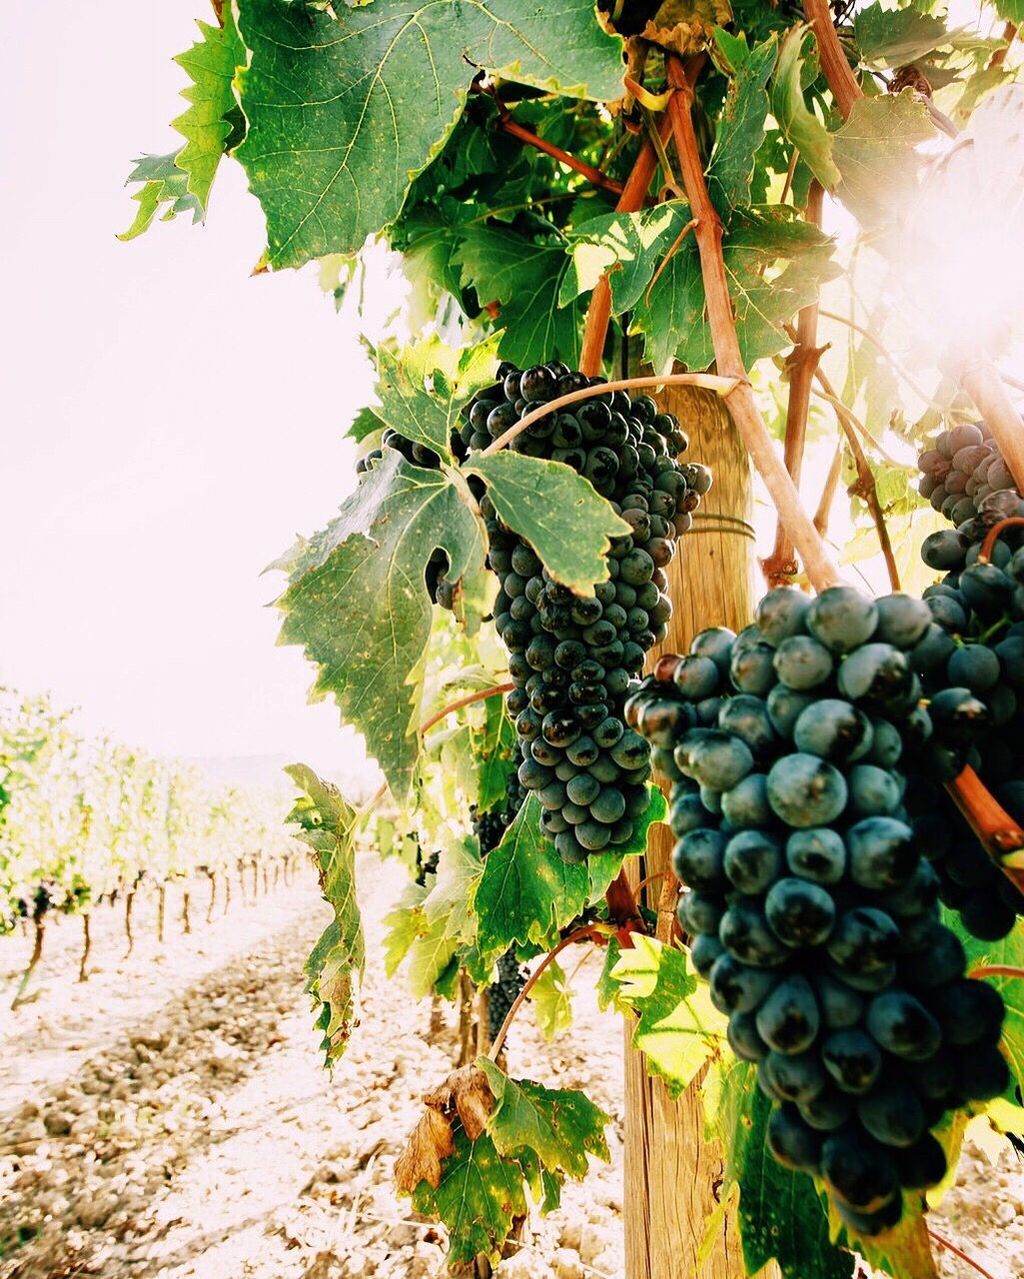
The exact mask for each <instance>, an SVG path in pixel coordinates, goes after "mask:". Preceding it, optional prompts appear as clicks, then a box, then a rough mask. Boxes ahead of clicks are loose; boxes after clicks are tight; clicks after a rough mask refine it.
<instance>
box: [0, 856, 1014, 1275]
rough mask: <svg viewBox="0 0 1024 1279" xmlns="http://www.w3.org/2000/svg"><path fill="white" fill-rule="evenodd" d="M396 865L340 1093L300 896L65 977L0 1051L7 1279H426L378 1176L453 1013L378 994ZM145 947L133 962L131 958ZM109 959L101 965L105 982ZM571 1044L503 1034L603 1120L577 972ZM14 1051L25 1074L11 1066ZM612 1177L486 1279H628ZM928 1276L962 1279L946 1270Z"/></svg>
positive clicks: (617, 1036)
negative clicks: (329, 1059)
mask: <svg viewBox="0 0 1024 1279" xmlns="http://www.w3.org/2000/svg"><path fill="white" fill-rule="evenodd" d="M402 874H403V872H402V871H401V869H400V868H399V867H398V866H397V865H389V866H386V867H385V868H384V869H383V870H381V869H380V868H376V867H375V868H374V873H373V874H372V875H367V876H364V880H365V881H366V882H367V884H368V890H367V891H366V893H365V894H364V908H365V911H366V918H367V920H368V922H369V925H370V926H369V929H368V931H369V938H368V940H369V943H370V963H369V969H368V980H367V985H366V988H365V991H364V1011H363V1023H362V1025H361V1027H360V1028H359V1030H358V1032H357V1033H356V1035H355V1037H354V1040H353V1044H352V1047H351V1049H350V1051H349V1054H348V1056H347V1057H346V1058H345V1059H344V1060H343V1061H342V1063H341V1064H340V1066H339V1067H338V1068H337V1070H336V1071H335V1074H334V1077H333V1079H331V1078H330V1077H329V1076H327V1075H326V1074H325V1073H324V1072H323V1070H322V1069H321V1066H320V1058H319V1054H318V1051H317V1048H316V1037H315V1034H314V1032H313V1030H312V1026H311V1018H310V1016H309V1012H308V1005H307V1000H306V997H305V996H304V995H303V994H302V990H301V961H302V958H303V956H304V955H305V953H306V952H307V951H308V949H309V947H310V945H311V944H312V942H313V941H314V940H315V937H316V936H317V934H318V933H319V931H320V929H321V928H322V926H323V923H324V920H325V908H324V907H323V904H322V903H321V902H319V900H318V898H317V894H316V891H315V888H314V887H313V885H312V883H311V882H310V880H309V879H306V880H305V881H304V882H302V883H300V884H298V885H295V886H293V888H292V889H290V890H287V891H285V890H283V889H282V890H280V891H279V892H278V894H276V895H275V896H272V897H271V898H266V899H261V900H260V903H259V905H258V906H257V907H255V908H253V907H250V908H248V909H244V910H242V909H240V910H238V911H237V912H234V911H233V912H232V914H230V915H229V916H228V917H227V918H226V919H224V920H221V921H219V922H218V923H217V924H215V925H214V926H213V927H212V928H210V929H205V928H203V927H199V929H198V932H197V933H196V934H195V935H193V936H192V937H183V938H179V939H177V940H176V941H175V942H174V945H173V947H172V948H171V949H170V950H168V951H167V952H165V955H164V957H163V958H162V959H159V958H158V957H157V955H156V953H155V952H154V950H153V948H152V947H148V943H146V945H145V946H144V947H143V949H142V952H141V953H139V954H137V955H135V956H133V958H132V959H131V960H130V961H128V963H127V964H124V963H120V962H113V963H111V964H110V966H109V968H105V969H103V970H102V971H100V972H99V973H98V974H97V975H96V976H95V977H94V978H93V980H91V981H90V982H89V983H88V984H87V985H86V986H77V985H75V984H74V983H73V982H72V980H71V979H70V978H69V977H68V975H67V973H64V974H63V976H62V974H61V972H60V966H59V961H58V963H57V967H56V968H55V969H54V970H53V972H52V973H51V978H50V984H49V986H48V988H47V989H46V990H45V991H44V992H43V994H42V995H41V996H40V998H39V999H38V1000H37V1001H36V1003H34V1004H31V1005H28V1006H26V1007H25V1008H23V1009H21V1010H19V1012H18V1014H17V1015H16V1017H14V1018H12V1019H11V1020H10V1023H9V1024H8V1025H7V1027H6V1028H5V1029H4V1030H3V1031H2V1032H0V1061H2V1062H3V1066H2V1067H0V1118H2V1125H0V1133H2V1136H0V1256H5V1257H6V1260H5V1261H0V1279H62V1277H63V1276H71V1275H103V1276H111V1279H113V1276H118V1279H120V1277H121V1276H126V1277H128V1279H151V1277H152V1279H157V1277H159V1279H186V1277H192V1276H194V1277H196V1279H224V1277H225V1276H230V1277H231V1279H243V1277H244V1279H357V1277H358V1279H400V1277H401V1279H428V1277H431V1276H440V1275H443V1274H444V1273H445V1267H444V1259H443V1255H444V1254H443V1239H442V1237H441V1234H440V1232H439V1230H438V1229H437V1228H436V1227H434V1226H433V1225H431V1224H430V1223H423V1222H418V1221H415V1220H412V1219H411V1218H410V1217H409V1216H408V1213H407V1208H406V1205H405V1203H404V1202H403V1201H399V1200H398V1199H396V1197H395V1195H394V1192H393V1184H392V1180H391V1166H392V1164H393V1162H394V1158H395V1155H396V1153H397V1151H398V1149H399V1148H400V1146H401V1143H402V1140H403V1138H404V1136H405V1134H406V1133H407V1132H408V1130H409V1129H410V1128H411V1127H412V1124H413V1123H414V1122H415V1119H416V1117H417V1112H418V1106H419V1098H420V1095H421V1094H422V1093H423V1092H424V1091H425V1090H426V1089H428V1088H429V1087H431V1086H433V1085H434V1084H435V1083H436V1082H438V1081H439V1080H440V1079H441V1078H442V1077H443V1075H444V1074H445V1073H446V1072H447V1070H448V1068H449V1065H450V1060H451V1056H452V1054H453V1052H454V1049H455V1033H454V1026H453V1025H452V1019H451V1013H450V1012H448V1013H447V1021H446V1024H445V1026H444V1029H443V1031H442V1033H441V1034H440V1035H433V1036H431V1035H430V1034H429V1030H428V1024H429V1008H428V1006H427V1005H426V1004H424V1005H421V1006H418V1007H412V1006H411V1005H410V1003H409V1001H408V1000H407V999H406V998H405V996H404V994H403V992H402V990H401V988H400V987H398V986H397V985H396V984H394V983H390V982H387V981H386V980H384V979H383V976H382V970H381V965H380V940H381V939H380V929H379V926H378V925H375V923H374V921H377V920H379V919H380V918H381V916H382V915H383V914H384V913H385V907H386V905H388V904H390V903H391V902H392V901H394V899H395V897H396V896H397V895H398V891H399V888H400V884H401V876H402ZM147 947H148V949H147ZM104 954H105V952H104V949H103V946H102V945H101V944H100V943H97V959H98V961H99V962H100V964H101V967H102V964H103V957H104ZM577 985H578V988H579V991H580V993H579V996H578V998H577V1006H576V1018H577V1019H576V1023H575V1025H574V1027H573V1029H572V1030H571V1031H570V1032H569V1033H568V1034H567V1035H564V1036H563V1037H562V1038H561V1039H560V1040H558V1041H557V1042H556V1043H555V1044H553V1045H546V1044H544V1043H543V1041H542V1040H541V1039H540V1037H539V1035H538V1033H537V1032H536V1030H535V1028H534V1027H533V1025H532V1022H531V1021H529V1020H524V1021H523V1022H522V1024H521V1025H517V1026H516V1027H515V1028H514V1029H513V1033H512V1035H511V1037H510V1046H509V1054H510V1068H511V1069H512V1071H513V1073H515V1072H516V1071H520V1072H521V1073H529V1074H530V1075H532V1076H533V1077H536V1078H540V1079H543V1080H545V1081H547V1082H555V1081H558V1082H561V1083H563V1084H564V1085H565V1086H579V1087H582V1088H584V1089H585V1090H586V1091H587V1092H588V1094H589V1095H590V1096H591V1097H592V1098H593V1099H594V1100H595V1101H596V1102H597V1103H598V1104H599V1105H602V1106H603V1107H604V1108H605V1109H606V1110H608V1111H609V1112H610V1113H612V1114H616V1115H617V1113H618V1111H619V1107H620V1100H619V1099H620V1096H621V1033H622V1032H621V1027H620V1024H619V1021H618V1019H617V1018H616V1017H614V1016H612V1015H610V1014H602V1013H600V1012H599V1011H598V1010H597V1008H596V1004H595V1003H594V998H593V993H592V991H588V990H587V986H588V985H589V986H592V985H593V971H592V970H591V969H590V968H589V967H588V968H584V970H583V971H582V973H581V974H580V978H579V981H578V983H577ZM16 1044H17V1051H15V1045H16ZM610 1137H611V1147H612V1164H611V1165H610V1166H607V1167H606V1166H600V1165H599V1166H596V1167H595V1168H594V1171H593V1173H592V1175H591V1177H590V1178H589V1179H588V1180H587V1182H586V1183H585V1184H584V1185H582V1186H577V1185H570V1186H568V1187H567V1188H566V1192H565V1195H564V1197H563V1206H562V1208H561V1209H560V1210H559V1212H557V1213H555V1214H553V1215H552V1216H551V1217H550V1218H547V1219H542V1218H540V1217H539V1216H537V1217H536V1218H534V1219H531V1221H530V1222H529V1223H528V1226H527V1229H526V1232H525V1234H524V1237H523V1241H522V1247H521V1249H520V1251H519V1253H518V1254H517V1255H516V1256H514V1257H512V1258H510V1259H509V1260H507V1261H505V1262H503V1263H502V1265H501V1267H500V1268H499V1270H498V1276H499V1279H602V1277H607V1279H612V1277H613V1276H619V1275H621V1274H622V1244H621V1208H622V1205H621V1198H620V1196H621V1189H620V1186H621V1167H622V1157H621V1156H622V1149H621V1128H620V1125H619V1121H618V1119H616V1121H615V1123H614V1124H613V1125H612V1126H611V1131H610ZM982 1160H983V1156H981V1155H980V1152H977V1151H971V1152H970V1153H969V1155H968V1157H967V1158H966V1159H965V1161H964V1166H963V1169H962V1182H963V1184H961V1185H960V1186H958V1187H957V1189H955V1190H954V1191H953V1192H952V1194H951V1195H950V1197H949V1199H948V1200H947V1206H946V1209H945V1211H944V1213H943V1214H940V1215H937V1216H936V1221H935V1226H936V1229H937V1230H939V1231H940V1232H941V1233H942V1234H943V1235H945V1236H946V1237H947V1238H949V1239H951V1240H953V1241H956V1242H959V1243H961V1244H965V1245H967V1247H968V1250H969V1251H970V1252H971V1253H972V1255H974V1256H975V1257H976V1258H977V1259H978V1260H979V1261H981V1262H982V1263H983V1264H984V1265H985V1266H986V1267H987V1269H988V1270H989V1271H990V1272H991V1274H992V1275H993V1276H995V1279H1017V1277H1018V1276H1019V1275H1020V1274H1021V1273H1022V1272H1024V1175H1022V1173H1021V1166H1020V1165H1018V1164H1017V1163H1016V1162H1015V1161H1014V1160H1013V1159H1012V1158H1007V1157H1005V1156H1003V1157H1002V1158H1001V1160H1000V1162H999V1165H998V1166H997V1167H996V1168H988V1167H982V1164H981V1162H980V1161H982ZM942 1267H943V1275H944V1276H948V1277H949V1279H953V1277H954V1276H956V1279H960V1277H961V1276H966V1275H968V1274H971V1273H973V1272H972V1271H970V1270H969V1269H968V1268H967V1267H966V1266H965V1265H964V1264H963V1263H962V1262H960V1261H957V1260H956V1259H955V1258H954V1257H952V1256H949V1257H948V1258H944V1259H943V1261H942Z"/></svg>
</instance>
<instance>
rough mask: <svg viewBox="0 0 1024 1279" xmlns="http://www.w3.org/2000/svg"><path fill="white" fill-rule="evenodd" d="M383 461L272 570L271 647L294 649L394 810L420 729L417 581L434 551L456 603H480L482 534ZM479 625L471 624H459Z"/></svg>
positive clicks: (398, 460)
mask: <svg viewBox="0 0 1024 1279" xmlns="http://www.w3.org/2000/svg"><path fill="white" fill-rule="evenodd" d="M384 453H385V455H384V457H383V458H382V459H381V460H380V461H379V462H378V463H376V465H375V466H374V467H373V468H372V469H371V470H369V471H368V472H366V473H365V474H364V475H363V476H362V477H361V478H360V482H359V486H358V487H357V489H356V491H355V492H354V493H353V494H352V495H351V496H350V497H349V498H348V499H347V500H346V501H345V502H344V503H343V505H342V507H341V509H340V511H339V513H338V515H337V517H336V518H335V519H334V520H333V521H332V523H331V524H329V525H328V527H327V528H326V529H325V530H324V531H322V532H321V533H318V534H317V535H316V536H315V537H314V538H313V539H312V540H310V541H308V542H307V541H304V542H302V543H300V544H299V546H298V547H297V548H296V549H295V550H293V551H292V552H290V553H289V555H288V556H286V557H285V559H284V560H282V561H280V562H279V563H278V564H276V565H274V566H273V567H276V568H283V569H285V570H286V571H287V572H288V585H287V587H286V589H285V591H284V593H283V595H281V597H280V599H279V600H278V607H279V608H281V610H282V611H283V612H284V614H285V619H284V622H283V624H282V627H281V641H280V642H281V643H284V644H300V645H302V647H303V648H304V649H305V652H306V656H307V657H308V658H309V659H310V660H311V661H312V662H313V663H314V665H315V666H316V668H317V677H316V681H315V683H314V686H313V692H312V696H313V697H314V698H317V699H321V698H325V697H327V696H333V697H334V699H335V701H336V702H337V703H338V706H339V709H340V710H341V713H342V717H343V718H344V719H345V721H346V722H347V723H351V724H353V725H354V726H355V727H356V728H357V729H358V730H359V731H360V732H361V733H362V734H363V736H364V737H365V738H366V742H367V746H368V747H369V750H370V752H371V753H372V754H373V755H374V757H375V758H376V759H377V762H378V763H379V764H380V767H381V770H382V771H383V773H384V776H385V777H386V778H387V780H388V785H389V786H390V787H391V791H392V794H393V795H394V796H395V798H396V799H397V800H399V801H400V802H401V801H402V800H404V798H405V797H406V795H407V794H408V792H409V788H410V785H411V782H412V774H413V768H414V766H415V763H416V757H417V754H418V751H419V733H418V725H419V724H420V723H421V722H422V715H421V707H422V701H423V663H424V660H425V657H426V653H427V645H428V642H429V639H430V625H431V617H432V608H431V603H430V597H429V595H428V594H427V588H426V583H425V581H424V576H423V575H424V569H425V566H426V564H427V561H428V559H429V557H430V555H431V553H432V551H433V550H434V549H435V548H438V547H439V548H441V549H443V550H444V551H445V552H446V554H447V556H448V559H449V562H450V565H451V569H450V576H451V578H452V580H453V581H454V580H459V579H462V582H463V583H464V586H465V598H466V599H467V600H470V601H474V600H476V599H478V598H479V599H482V598H483V597H484V595H485V592H486V577H485V570H484V554H485V533H484V528H483V523H482V521H481V520H480V518H479V516H478V515H476V514H474V512H473V511H471V510H470V508H469V506H468V505H467V503H466V501H465V500H464V496H463V494H462V492H461V489H460V488H459V487H457V486H456V484H455V483H453V481H452V480H451V479H450V478H449V477H448V476H447V475H445V474H444V473H442V472H441V471H427V470H422V469H420V468H419V467H414V466H410V465H409V464H408V463H407V462H406V461H405V460H404V459H403V458H402V457H401V456H400V455H399V454H398V453H397V452H396V451H395V450H393V449H385V450H384ZM478 622H479V615H476V616H472V615H470V616H469V617H468V618H467V625H475V624H477V623H478Z"/></svg>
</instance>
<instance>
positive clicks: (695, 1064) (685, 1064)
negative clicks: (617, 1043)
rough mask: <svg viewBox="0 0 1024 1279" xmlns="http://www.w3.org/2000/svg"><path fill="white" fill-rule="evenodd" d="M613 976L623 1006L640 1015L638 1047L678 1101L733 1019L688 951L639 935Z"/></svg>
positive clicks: (635, 1041) (622, 954)
mask: <svg viewBox="0 0 1024 1279" xmlns="http://www.w3.org/2000/svg"><path fill="white" fill-rule="evenodd" d="M611 977H612V979H613V980H614V981H616V982H617V983H618V985H619V992H618V997H617V1000H616V1003H617V1004H618V1006H619V1007H621V1006H623V1005H626V1006H628V1007H630V1008H632V1009H633V1011H634V1012H635V1013H636V1014H637V1016H638V1021H637V1024H636V1029H635V1030H634V1031H633V1047H634V1048H637V1049H639V1050H640V1051H641V1052H642V1053H643V1054H644V1058H645V1061H646V1065H647V1071H648V1073H649V1074H650V1075H653V1076H655V1077H658V1078H661V1079H663V1080H664V1081H665V1086H666V1087H667V1088H668V1091H669V1093H670V1094H671V1096H673V1097H678V1096H679V1095H680V1093H682V1092H683V1091H684V1090H685V1089H686V1088H687V1087H689V1085H690V1083H691V1082H692V1081H693V1079H694V1078H695V1076H696V1075H697V1073H698V1071H699V1070H700V1069H701V1067H702V1066H703V1065H704V1063H705V1062H706V1061H707V1060H708V1058H709V1057H710V1056H711V1055H712V1054H714V1053H715V1052H716V1051H717V1049H718V1046H719V1044H720V1042H721V1041H722V1039H723V1037H724V1035H725V1027H726V1023H727V1019H726V1018H725V1017H723V1016H722V1014H721V1013H720V1012H718V1010H717V1009H716V1008H715V1007H714V1005H713V1004H712V1003H711V997H710V995H709V994H708V988H707V986H706V985H705V984H704V983H703V982H700V981H699V980H698V978H697V976H696V974H695V973H694V972H692V971H691V969H690V965H689V962H688V961H687V957H686V952H685V951H683V950H680V949H678V948H677V947H674V946H665V945H663V944H662V943H661V942H659V941H656V940H655V939H654V938H653V937H645V936H644V935H643V934H637V935H635V936H634V938H633V945H632V946H631V947H630V948H628V949H623V950H622V951H620V953H619V959H618V962H617V963H616V965H615V967H614V968H613V969H612V971H611Z"/></svg>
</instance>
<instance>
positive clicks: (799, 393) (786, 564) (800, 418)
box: [761, 181, 825, 586]
mask: <svg viewBox="0 0 1024 1279" xmlns="http://www.w3.org/2000/svg"><path fill="white" fill-rule="evenodd" d="M824 194H825V192H824V190H823V188H822V186H821V183H820V182H817V181H813V182H812V183H811V186H810V190H809V191H808V194H807V211H806V215H805V216H806V219H807V222H808V223H810V224H811V225H812V226H820V225H821V208H822V201H823V198H824ZM817 340H818V303H817V301H816V300H815V301H814V302H812V303H811V304H810V305H809V306H805V307H804V309H803V310H802V311H801V312H800V315H799V317H798V319H797V326H796V341H795V343H794V345H793V353H792V355H791V356H790V358H789V399H788V401H787V403H786V439H785V446H784V448H783V460H784V461H785V463H786V470H787V471H788V472H789V474H790V477H791V478H792V480H793V483H794V484H795V485H797V486H798V487H799V484H800V472H801V470H802V469H803V460H804V448H805V445H806V443H807V414H808V411H809V409H810V407H811V386H812V384H813V382H814V371H815V369H816V368H817V367H818V360H819V359H820V358H821V351H820V350H819V349H818V346H817ZM815 527H817V526H815ZM761 567H762V569H763V571H764V575H765V580H766V581H767V583H768V585H769V586H781V585H782V584H783V583H785V582H786V581H788V580H789V579H790V578H792V577H794V576H795V575H796V572H797V568H798V565H797V562H796V554H795V551H794V548H793V540H792V538H791V537H790V536H789V534H788V533H787V532H786V529H785V528H784V526H783V523H782V520H781V519H780V520H779V521H778V527H777V529H776V532H775V545H774V547H773V548H772V553H771V554H770V555H769V556H768V558H767V559H766V560H764V561H762V564H761Z"/></svg>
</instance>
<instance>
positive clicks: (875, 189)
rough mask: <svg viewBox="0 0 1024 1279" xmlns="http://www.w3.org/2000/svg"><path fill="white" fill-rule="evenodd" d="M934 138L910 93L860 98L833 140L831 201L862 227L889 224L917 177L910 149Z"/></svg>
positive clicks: (922, 107)
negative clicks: (836, 181)
mask: <svg viewBox="0 0 1024 1279" xmlns="http://www.w3.org/2000/svg"><path fill="white" fill-rule="evenodd" d="M934 136H935V126H934V125H933V124H932V122H931V120H930V119H929V118H928V108H927V106H926V105H925V103H924V102H922V101H921V99H920V98H919V97H918V96H917V94H916V93H915V92H914V91H913V89H904V90H903V92H902V93H897V94H882V95H880V96H879V97H875V98H861V99H860V100H859V101H858V102H855V103H854V104H853V109H852V110H851V112H850V116H849V119H848V120H847V121H846V123H845V124H844V125H843V127H842V128H841V129H840V130H839V132H838V133H836V134H835V135H834V136H833V150H832V154H833V156H834V158H835V162H836V165H837V166H838V169H839V174H840V177H841V179H842V181H841V183H840V185H839V188H838V190H837V195H838V196H839V198H840V199H841V200H842V201H843V203H844V204H845V205H846V206H847V208H848V209H849V210H850V211H851V212H852V213H853V214H854V216H855V217H856V218H857V219H858V220H859V221H860V222H862V223H864V224H865V225H868V226H870V225H871V224H872V223H876V222H879V221H881V220H883V219H885V218H886V217H888V218H890V219H891V218H892V217H894V216H895V214H896V212H897V211H898V210H899V208H900V206H901V203H902V194H903V193H905V192H906V191H908V190H909V189H910V186H911V184H912V182H913V179H914V177H915V175H916V173H917V169H918V164H919V160H918V157H917V155H916V154H915V150H914V148H915V147H916V146H917V145H918V144H919V143H921V142H927V141H928V139H929V138H932V137H934Z"/></svg>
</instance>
